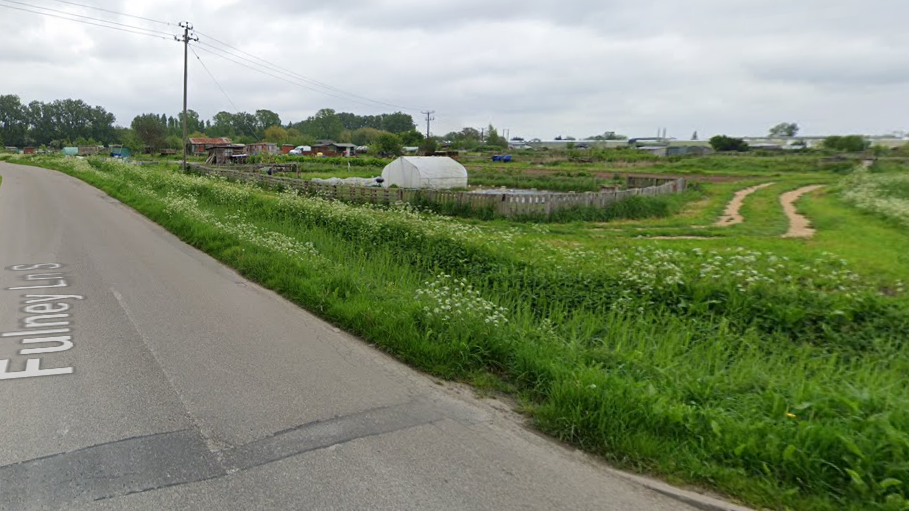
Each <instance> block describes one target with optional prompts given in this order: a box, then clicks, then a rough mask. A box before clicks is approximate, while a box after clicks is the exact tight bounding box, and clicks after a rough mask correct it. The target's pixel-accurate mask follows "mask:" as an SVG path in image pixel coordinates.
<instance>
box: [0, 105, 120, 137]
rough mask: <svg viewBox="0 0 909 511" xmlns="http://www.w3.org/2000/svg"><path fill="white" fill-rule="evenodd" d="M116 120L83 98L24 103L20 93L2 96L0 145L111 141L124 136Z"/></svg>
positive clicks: (101, 108) (112, 115)
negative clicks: (115, 123) (18, 94)
mask: <svg viewBox="0 0 909 511" xmlns="http://www.w3.org/2000/svg"><path fill="white" fill-rule="evenodd" d="M115 121H116V118H115V117H114V114H112V113H110V112H108V111H107V110H105V109H104V108H103V107H100V106H91V105H88V104H86V103H85V102H84V101H82V100H81V99H58V100H56V101H52V102H50V103H43V102H41V101H32V102H31V103H28V104H23V103H22V102H21V101H20V99H19V96H15V95H0V145H13V146H17V147H21V146H41V145H46V146H58V147H59V146H62V145H63V144H64V143H68V142H75V141H83V142H86V143H87V142H88V141H89V140H92V141H97V142H98V143H105V144H106V143H111V142H115V141H117V140H118V139H119V137H120V136H122V133H120V132H119V131H118V128H117V127H116V126H115V125H114V122H115Z"/></svg>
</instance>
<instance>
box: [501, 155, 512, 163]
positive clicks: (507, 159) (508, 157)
mask: <svg viewBox="0 0 909 511" xmlns="http://www.w3.org/2000/svg"><path fill="white" fill-rule="evenodd" d="M502 161H503V162H505V163H508V162H510V161H511V156H503V157H502Z"/></svg>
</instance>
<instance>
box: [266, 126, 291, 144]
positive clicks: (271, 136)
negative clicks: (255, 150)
mask: <svg viewBox="0 0 909 511" xmlns="http://www.w3.org/2000/svg"><path fill="white" fill-rule="evenodd" d="M264 138H265V141H266V142H274V143H276V144H284V143H286V142H287V139H288V134H287V130H286V129H284V128H283V127H281V126H270V127H268V128H265V136H264Z"/></svg>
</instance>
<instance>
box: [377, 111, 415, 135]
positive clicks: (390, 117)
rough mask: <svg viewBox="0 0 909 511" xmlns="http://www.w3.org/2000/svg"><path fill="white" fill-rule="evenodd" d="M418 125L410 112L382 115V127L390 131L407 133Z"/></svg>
mask: <svg viewBox="0 0 909 511" xmlns="http://www.w3.org/2000/svg"><path fill="white" fill-rule="evenodd" d="M416 127H417V125H416V124H414V122H413V117H412V116H411V115H410V114H405V113H402V112H395V113H393V114H384V115H382V129H383V130H385V131H387V132H389V133H396V134H397V133H406V132H408V131H411V130H413V129H414V128H416Z"/></svg>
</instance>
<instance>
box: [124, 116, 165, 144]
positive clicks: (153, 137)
mask: <svg viewBox="0 0 909 511" xmlns="http://www.w3.org/2000/svg"><path fill="white" fill-rule="evenodd" d="M131 127H132V129H133V131H134V132H135V133H136V137H137V138H138V139H139V141H141V142H142V144H143V145H144V146H145V147H149V148H151V149H152V150H153V151H157V150H158V149H161V148H162V147H164V146H165V144H166V143H167V139H166V137H167V126H166V125H165V124H163V123H162V122H161V118H160V117H158V116H157V115H156V114H143V115H137V116H136V117H135V118H134V119H133V122H132V124H131Z"/></svg>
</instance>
